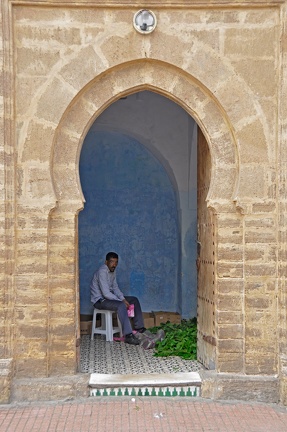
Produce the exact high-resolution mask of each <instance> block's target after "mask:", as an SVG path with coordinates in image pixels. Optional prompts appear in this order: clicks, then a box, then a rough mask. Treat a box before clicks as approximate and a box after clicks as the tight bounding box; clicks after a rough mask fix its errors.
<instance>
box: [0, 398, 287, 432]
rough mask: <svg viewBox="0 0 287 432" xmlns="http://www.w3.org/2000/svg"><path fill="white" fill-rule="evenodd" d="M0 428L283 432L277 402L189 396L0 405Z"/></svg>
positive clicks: (285, 418)
mask: <svg viewBox="0 0 287 432" xmlns="http://www.w3.org/2000/svg"><path fill="white" fill-rule="evenodd" d="M0 431H1V432H8V431H9V432H24V431H27V432H46V431H49V432H53V431H57V432H81V431H83V432H90V431H91V432H98V431H99V432H103V431H105V432H153V431H162V432H198V431H217V432H237V431H238V432H244V431H246V432H260V431H262V432H263V431H264V432H269V431H270V432H281V431H282V432H286V431H287V409H286V408H285V407H280V406H277V405H267V404H261V403H245V402H235V401H230V402H214V401H210V400H203V399H191V398H178V397H177V398H158V397H144V398H138V397H137V398H131V397H119V398H116V397H115V398H114V397H109V398H88V399H81V400H77V401H66V402H46V403H43V402H42V403H30V404H24V403H21V404H12V405H1V406H0Z"/></svg>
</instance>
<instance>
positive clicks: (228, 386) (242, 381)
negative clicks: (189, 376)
mask: <svg viewBox="0 0 287 432" xmlns="http://www.w3.org/2000/svg"><path fill="white" fill-rule="evenodd" d="M201 378H202V386H201V395H202V397H206V398H212V399H219V400H230V399H239V400H245V401H250V400H256V401H258V402H265V403H278V401H279V394H278V388H279V380H278V378H277V377H274V376H273V377H272V376H270V377H258V376H256V375H253V376H246V375H239V374H232V373H219V374H216V373H215V372H212V371H205V372H202V373H201Z"/></svg>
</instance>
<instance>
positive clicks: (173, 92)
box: [48, 61, 242, 375]
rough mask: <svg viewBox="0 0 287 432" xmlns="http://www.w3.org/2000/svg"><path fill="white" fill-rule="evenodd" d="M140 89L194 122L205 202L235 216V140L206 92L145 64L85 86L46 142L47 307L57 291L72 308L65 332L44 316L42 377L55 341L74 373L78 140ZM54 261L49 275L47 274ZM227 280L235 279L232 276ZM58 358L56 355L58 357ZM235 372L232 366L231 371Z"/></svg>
mask: <svg viewBox="0 0 287 432" xmlns="http://www.w3.org/2000/svg"><path fill="white" fill-rule="evenodd" d="M140 90H151V91H155V92H157V93H159V94H162V95H164V96H166V97H168V98H170V99H171V100H173V101H174V102H176V103H177V104H179V105H181V106H182V107H183V108H184V109H185V110H186V111H187V112H188V113H189V114H190V115H192V117H193V118H194V119H195V120H196V122H197V123H198V125H199V126H200V128H201V130H202V131H203V133H204V135H205V138H206V140H207V142H208V145H209V150H210V154H211V166H212V168H211V181H210V187H209V192H208V196H207V205H208V207H209V208H210V209H212V211H213V212H214V213H216V214H217V217H218V220H220V218H222V219H223V220H225V219H226V218H232V219H236V218H237V214H236V208H235V205H234V203H233V200H234V196H235V193H236V190H237V182H238V175H239V165H238V158H237V148H236V143H235V139H234V136H233V134H232V131H231V128H230V126H229V121H228V118H227V116H226V115H225V114H224V111H223V109H222V107H221V106H220V104H219V103H218V102H217V101H216V100H215V98H214V97H212V96H211V94H210V93H209V91H207V90H206V89H205V88H204V87H203V86H202V85H200V84H199V83H198V82H196V81H195V80H194V79H193V78H192V77H190V76H189V75H187V74H185V73H183V72H182V71H180V70H179V69H178V68H175V67H173V66H170V65H167V64H163V63H158V62H150V61H149V62H147V61H140V62H137V63H128V64H123V65H121V66H120V67H118V68H115V69H113V70H111V71H110V72H109V73H106V74H104V75H103V76H100V77H98V78H97V79H96V80H94V81H93V82H91V83H90V84H89V85H88V86H87V87H86V88H85V89H83V91H82V92H81V93H80V94H79V95H78V96H77V97H76V98H75V100H74V101H73V102H72V103H71V105H70V106H69V108H68V109H67V110H66V112H65V114H64V115H63V117H62V119H61V121H60V123H59V125H58V128H57V131H56V134H55V139H54V146H53V158H52V167H51V168H52V170H51V173H52V178H53V184H54V189H55V193H56V197H57V206H56V207H55V208H54V209H53V210H52V211H51V213H50V216H49V233H48V236H49V274H48V281H49V287H50V288H49V299H50V302H49V308H50V311H52V310H53V309H54V308H55V307H56V305H57V303H58V302H59V297H58V294H56V293H57V289H61V290H62V291H64V292H65V296H66V298H69V299H71V302H73V304H74V307H73V308H70V309H69V311H70V312H69V313H67V314H65V320H66V322H68V323H69V324H70V330H71V332H69V335H59V334H58V333H57V325H58V323H59V320H61V319H60V318H59V317H57V318H56V317H55V318H54V320H53V319H50V331H49V335H48V337H49V350H50V352H49V356H48V357H49V367H48V374H49V375H54V374H56V373H59V360H60V353H59V351H58V346H59V339H60V341H61V337H62V339H63V340H62V343H63V346H64V347H66V348H65V352H66V356H65V361H64V362H62V365H60V367H62V370H63V372H65V373H71V372H72V371H73V370H74V371H75V370H76V361H77V357H79V356H77V348H76V347H75V343H74V341H75V340H76V339H77V338H78V337H79V299H78V297H79V288H78V274H77V272H78V265H77V244H78V239H77V214H78V212H79V211H80V210H81V208H82V206H83V201H84V199H83V195H82V191H81V186H80V181H79V173H78V163H79V155H80V151H81V146H82V142H83V140H84V137H85V135H86V133H87V131H88V129H89V127H90V125H91V124H92V122H93V121H94V120H95V118H96V117H97V116H98V115H99V114H100V113H101V112H102V111H103V110H104V109H105V108H106V107H107V106H108V105H110V104H111V103H112V102H114V101H115V100H117V99H118V98H120V97H122V96H124V95H128V94H131V93H134V92H137V91H140ZM59 251H60V252H61V251H62V252H63V254H62V255H63V256H64V255H65V258H63V259H62V260H61V258H60V262H59ZM60 256H61V253H60ZM227 261H228V257H227ZM55 262H57V271H54V268H55V267H54V264H55ZM59 266H60V267H59ZM59 268H60V270H61V271H59ZM231 277H232V275H231ZM235 277H236V278H237V279H238V275H236V276H235ZM75 287H77V289H75ZM216 289H217V293H216V299H217V300H216V301H220V284H219V281H218V280H217V285H216ZM214 297H215V296H214ZM214 301H215V298H214ZM236 307H237V305H236ZM227 308H228V310H229V311H230V312H232V310H231V309H232V306H230V305H228V306H227ZM50 311H49V312H50ZM67 336H68V337H67ZM215 339H217V335H216V336H215ZM206 343H208V339H206ZM224 354H225V350H224V347H223V348H222V349H219V348H218V349H217V358H216V368H217V369H218V370H224V364H225V359H224ZM61 356H62V357H63V355H62V353H61ZM241 357H242V355H241ZM225 368H226V366H225ZM233 369H234V368H233ZM240 370H241V368H240V367H239V368H238V367H237V371H238V372H239V371H240ZM233 371H234V370H233Z"/></svg>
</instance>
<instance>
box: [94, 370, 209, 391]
mask: <svg viewBox="0 0 287 432" xmlns="http://www.w3.org/2000/svg"><path fill="white" fill-rule="evenodd" d="M200 384H201V378H200V375H199V373H198V372H179V373H155V374H128V375H121V374H98V373H92V374H91V376H90V380H89V386H90V387H94V388H104V387H123V386H125V387H130V386H136V387H140V386H181V385H184V386H186V385H200Z"/></svg>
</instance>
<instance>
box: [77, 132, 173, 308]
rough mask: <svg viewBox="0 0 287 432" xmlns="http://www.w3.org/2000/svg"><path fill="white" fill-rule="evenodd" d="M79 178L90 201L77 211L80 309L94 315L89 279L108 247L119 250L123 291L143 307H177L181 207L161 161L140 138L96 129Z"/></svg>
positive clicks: (89, 136)
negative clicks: (141, 142)
mask: <svg viewBox="0 0 287 432" xmlns="http://www.w3.org/2000/svg"><path fill="white" fill-rule="evenodd" d="M80 178H81V185H82V189H83V193H84V196H85V199H86V203H85V207H84V210H83V211H82V212H81V213H80V214H79V268H80V305H81V314H90V313H92V305H91V303H90V292H89V285H90V281H91V278H92V276H93V273H94V271H95V270H96V269H97V268H98V267H99V266H100V265H101V264H102V263H103V262H104V260H105V254H106V253H107V252H109V251H116V252H117V253H118V254H119V257H120V260H119V265H118V268H117V279H118V283H119V286H120V288H121V289H122V291H123V293H124V294H126V295H128V294H130V295H136V296H138V297H139V299H140V301H141V304H142V308H143V310H145V311H150V310H169V311H178V310H179V305H178V297H179V289H180V288H179V285H180V271H181V268H180V263H181V258H180V254H181V252H180V234H179V223H178V211H177V205H176V196H175V191H174V189H173V187H172V184H171V182H170V179H169V177H168V175H167V173H166V171H165V169H164V168H163V166H162V165H161V164H160V163H159V161H158V160H157V159H156V158H155V157H154V156H153V155H152V154H151V153H150V152H149V150H147V149H146V148H145V147H144V146H143V145H141V144H140V143H139V142H138V141H136V140H135V139H134V138H131V137H129V136H127V135H124V134H122V133H112V132H107V131H93V130H92V129H91V130H90V132H89V133H88V134H87V136H86V138H85V141H84V144H83V148H82V152H81V158H80Z"/></svg>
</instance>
